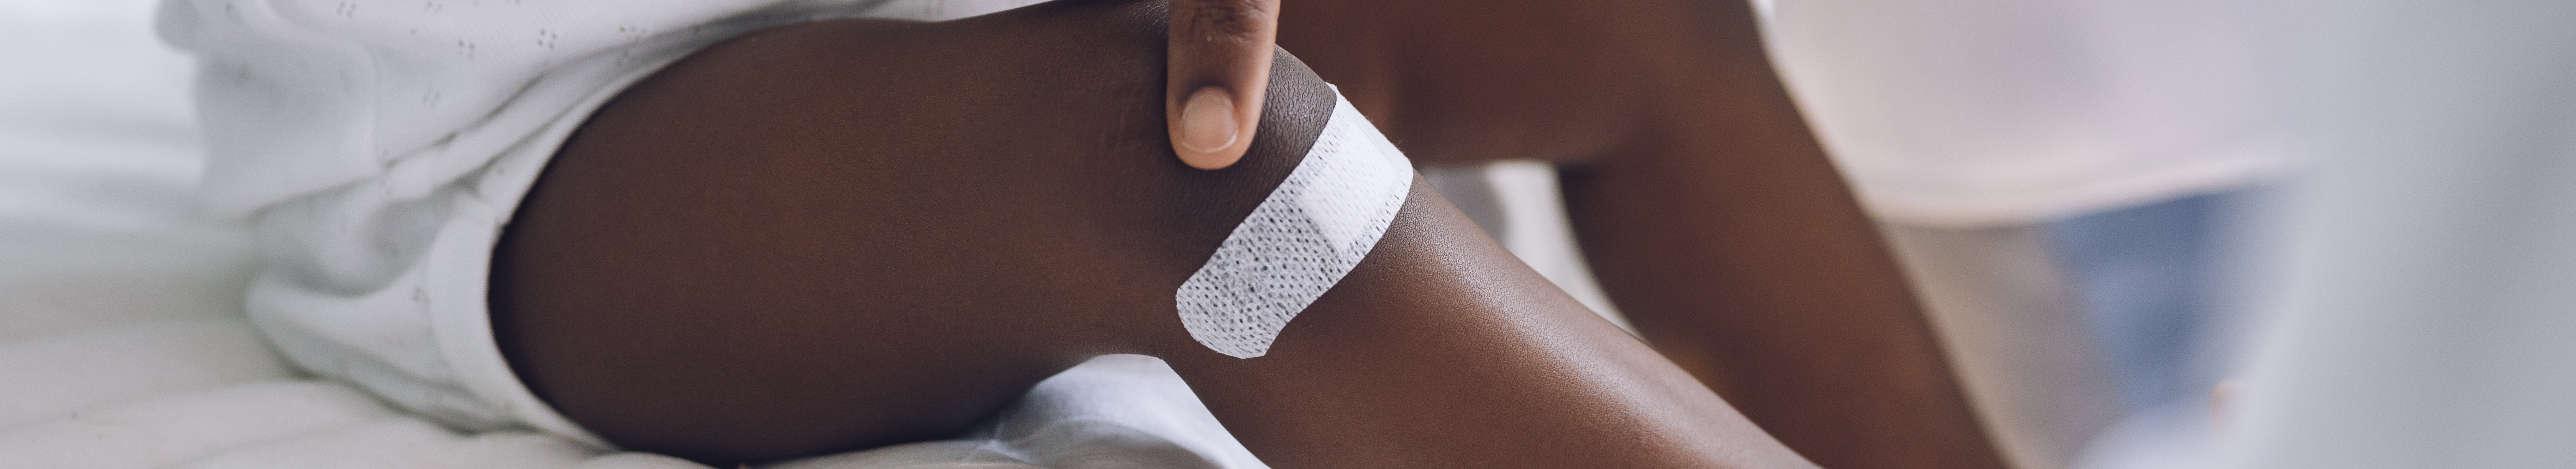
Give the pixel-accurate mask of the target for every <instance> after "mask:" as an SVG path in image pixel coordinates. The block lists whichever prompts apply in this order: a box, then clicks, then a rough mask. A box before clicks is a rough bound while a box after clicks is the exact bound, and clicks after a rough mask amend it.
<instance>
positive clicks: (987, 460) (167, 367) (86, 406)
mask: <svg viewBox="0 0 2576 469" xmlns="http://www.w3.org/2000/svg"><path fill="white" fill-rule="evenodd" d="M151 6H152V5H151V2H150V1H148V0H115V1H87V0H0V469H12V468H73V467H77V468H98V469H114V468H137V469H140V468H164V467H177V468H208V469H211V468H386V469H415V468H416V469H429V468H466V467H513V468H517V467H526V468H574V467H578V468H599V469H617V468H635V469H643V468H704V467H705V466H701V465H698V464H695V463H690V462H688V461H683V460H679V459H673V458H669V457H664V456H658V455H651V454H643V453H605V454H604V453H600V452H597V451H592V450H587V449H584V448H582V447H580V446H577V445H575V444H573V443H571V442H570V441H567V440H564V439H562V438H558V437H553V436H550V435H544V434H537V433H530V432H514V431H503V432H486V433H460V432H457V431H454V430H451V429H447V428H442V427H439V426H437V425H435V424H432V423H430V422H429V421H427V420H423V419H421V418H418V417H414V416H409V415H404V414H402V413H401V412H400V411H397V410H394V409H392V408H390V407H387V406H385V405H384V404H383V403H381V402H379V401H377V400H376V399H374V398H372V397H370V396H368V395H367V394H365V393H364V392H361V391H359V390H357V389H356V388H353V387H350V386H348V385H345V384H342V383H338V382H332V381H326V380H319V379H315V378H312V377H309V376H304V375H301V374H299V373H297V372H296V371H295V370H293V369H292V368H291V367H290V366H288V365H287V364H286V363H285V362H284V361H282V360H281V359H280V358H279V357H278V356H277V355H276V354H274V353H273V352H272V351H271V350H270V349H269V348H268V346H267V345H266V344H265V343H264V342H262V340H261V338H260V337H259V335H258V333H257V332H256V331H255V330H253V329H251V328H250V327H249V326H248V325H247V323H246V322H245V321H244V320H243V316H242V311H241V303H242V302H241V293H242V291H243V289H244V287H245V285H246V284H247V283H248V281H249V278H250V268H251V262H252V258H251V256H250V254H251V250H252V247H251V243H250V242H249V240H248V238H247V236H246V234H245V232H244V230H243V229H242V228H241V227H239V226H234V225H231V224H227V223H224V222H219V221H216V220H212V219H210V218H209V217H207V216H206V215H203V214H202V212H201V211H200V210H199V209H198V207H197V205H196V203H195V192H196V190H195V189H196V179H197V172H198V171H199V169H200V167H201V165H202V162H201V161H200V155H201V151H200V150H199V147H198V144H197V138H196V135H195V134H194V130H193V129H194V126H193V124H192V121H191V119H190V116H189V113H188V105H187V102H188V101H187V98H186V96H187V82H188V77H189V74H190V65H189V63H188V60H187V58H186V57H185V56H182V55H180V54H179V53H177V52H175V51H170V50H169V49H167V48H166V47H163V46H161V45H160V44H159V43H158V42H157V41H155V40H154V39H153V38H152V37H151V33H150V28H149V23H150V11H151ZM777 467H782V468H795V469H826V468H1018V467H1053V468H1090V467H1122V468H1124V467H1144V468H1156V467H1168V468H1202V467H1223V468H1259V467H1264V466H1262V464H1261V462H1260V461H1259V460H1258V459H1255V458H1254V457H1253V456H1252V455H1251V453H1250V452H1249V451H1246V450H1244V449H1243V447H1242V445H1240V444H1238V443H1236V442H1235V441H1234V439H1233V437H1232V436H1230V435H1228V434H1227V433H1226V432H1225V431H1224V429H1223V427H1222V426H1220V425H1219V424H1218V423H1217V422H1216V420H1215V418H1214V417H1212V416H1210V415H1209V414H1208V413H1207V411H1206V409H1205V408H1204V407H1203V406H1201V405H1200V404H1199V401H1198V399H1197V398H1196V397H1195V396H1193V395H1192V394H1191V393H1190V391H1189V388H1188V386H1187V385H1185V384H1183V383H1182V382H1181V381H1180V379H1179V377H1178V376H1177V375H1174V374H1173V373H1172V372H1171V370H1170V368H1169V367H1168V366H1165V365H1163V364H1162V362H1161V361H1159V360H1155V359H1152V358H1148V357H1141V356H1133V355H1124V356H1110V357H1103V358H1102V359H1099V360H1094V361H1093V362H1091V363H1088V364H1085V365H1083V366H1081V367H1077V368H1075V369H1074V370H1072V371H1068V372H1066V373H1065V374H1063V375H1059V376H1057V377H1055V378H1053V379H1050V380H1048V381H1047V382H1045V383H1042V384H1040V385H1039V386H1038V389H1036V390H1035V391H1032V392H1031V394H1030V395H1029V396H1028V397H1027V398H1025V399H1023V401H1022V402H1021V403H1020V404H1019V405H1018V406H1017V407H1016V408H1014V409H1013V410H1011V411H1009V412H1008V413H1006V414H1005V415H1003V416H1002V417H1000V418H998V419H997V420H995V421H994V422H991V423H989V424H987V425H986V427H985V428H984V430H982V431H981V432H979V433H977V434H976V435H972V436H970V437H967V438H962V439H956V440H945V441H934V442H926V443H916V444H910V445H902V446H895V447H888V448H880V449H875V450H868V451H861V452H855V453H846V454H840V455H832V456H825V457H817V458H810V459H805V460H800V461H792V462H787V463H781V464H778V465H777Z"/></svg>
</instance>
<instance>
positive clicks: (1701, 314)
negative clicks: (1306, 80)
mask: <svg viewBox="0 0 2576 469" xmlns="http://www.w3.org/2000/svg"><path fill="white" fill-rule="evenodd" d="M1297 6H1298V8H1297V9H1296V10H1295V11H1292V12H1290V13H1288V14H1287V15H1285V16H1283V17H1282V21H1281V26H1280V39H1279V40H1280V43H1281V44H1282V45H1284V46H1285V47H1287V48H1288V49H1289V50H1294V51H1300V52H1302V53H1304V55H1303V57H1305V58H1306V63H1308V64H1309V65H1311V66H1313V67H1314V69H1315V70H1316V73H1317V74H1319V75H1321V76H1323V77H1324V79H1326V80H1328V81H1332V82H1334V83H1336V84H1338V85H1341V87H1342V91H1343V93H1345V94H1348V95H1350V97H1351V101H1353V102H1354V103H1356V104H1358V105H1359V106H1360V107H1361V109H1363V110H1366V111H1368V112H1370V115H1371V116H1372V117H1373V118H1375V119H1377V121H1378V123H1379V126H1380V127H1381V128H1383V129H1385V130H1386V131H1387V133H1388V134H1389V136H1391V137H1393V138H1395V139H1396V141H1397V142H1398V143H1399V144H1401V145H1402V146H1403V147H1404V148H1405V150H1406V151H1407V152H1408V154H1410V155H1412V156H1413V157H1414V158H1415V159H1416V160H1417V161H1431V162H1469V161H1485V160H1493V159H1504V158H1536V159H1544V160H1551V161H1557V162H1560V163H1561V164H1562V166H1561V167H1562V169H1563V171H1562V174H1563V175H1564V183H1563V187H1564V189H1565V196H1566V199H1567V210H1568V211H1569V212H1570V215H1571V216H1572V219H1573V222H1574V224H1575V228H1576V232H1577V234H1578V238H1579V241H1580V242H1581V245H1582V247H1583V250H1584V254H1585V255H1586V256H1587V257H1588V258H1589V259H1590V261H1591V263H1592V267H1593V271H1594V272H1595V274H1596V275H1597V276H1598V277H1599V278H1600V280H1601V283H1602V287H1603V289H1604V290H1606V291H1607V293H1608V294H1609V295H1610V297H1611V299H1612V300H1613V301H1614V302H1615V303H1617V304H1618V306H1619V309H1620V311H1621V312H1623V313H1626V314H1627V315H1628V316H1629V318H1630V319H1631V320H1632V321H1633V322H1634V323H1635V325H1636V326H1637V328H1638V330H1639V332H1640V333H1641V334H1642V335H1644V337H1645V338H1646V339H1648V340H1649V341H1651V342H1652V343H1653V344H1654V346H1655V349H1656V350H1658V351H1661V352H1663V353H1664V355H1665V356H1667V357H1670V358H1672V360H1673V361H1675V362H1677V363H1679V364H1680V365H1681V366H1682V367H1683V368H1684V369H1686V370H1689V371H1690V372H1691V373H1692V374H1693V375H1695V376H1697V377H1698V378H1699V379H1700V380H1701V381H1702V382H1705V383H1707V384H1708V385H1709V386H1710V387H1713V388H1715V389H1717V391H1718V392H1719V394H1721V395H1723V396H1725V397H1726V399H1727V401H1728V402H1729V403H1732V404H1734V405H1735V407H1736V408H1737V409H1738V410H1740V411H1742V412H1743V413H1744V414H1745V415H1746V416H1747V417H1750V418H1751V419H1752V420H1753V421H1754V422H1755V423H1757V424H1760V425H1761V427H1762V428H1763V429H1764V430H1766V431H1769V432H1770V433H1771V434H1772V435H1773V436H1776V437H1778V438H1779V439H1780V440H1781V441H1783V442H1785V443H1787V444H1788V445H1789V446H1790V447H1791V448H1794V449H1796V450H1798V452H1799V453H1800V454H1803V455H1805V456H1807V457H1808V458H1809V459H1811V460H1814V461H1816V462H1817V463H1819V464H1822V465H1824V466H1825V467H1833V468H1838V469H1841V468H1879V467H1888V468H1893V467H1905V468H1921V467H1952V468H1998V467H2003V461H2002V460H2001V457H2000V456H1999V455H1998V454H1997V452H1996V450H1995V449H1994V447H1993V445H1992V444H1991V442H1990V441H1989V440H1988V439H1987V437H1986V434H1985V433H1984V432H1983V430H1982V428H1981V426H1980V425H1979V423H1978V421H1977V419H1976V417H1975V414H1974V413H1973V412H1972V410H1971V409H1970V408H1969V404H1968V402H1967V400H1966V399H1965V397H1964V394H1963V391H1962V390H1961V389H1960V387H1959V384H1958V380H1957V379H1956V377H1955V376H1954V375H1953V374H1952V371H1951V368H1950V367H1949V366H1948V365H1947V363H1946V360H1944V357H1943V355H1942V349H1941V348H1940V347H1939V346H1938V345H1939V344H1938V343H1937V342H1936V341H1935V338H1934V335H1933V331H1932V330H1931V326H1930V325H1929V323H1928V322H1927V318H1926V317H1925V316H1924V315H1923V314H1922V312H1921V309H1920V307H1918V306H1917V305H1916V304H1915V302H1914V298H1913V297H1912V295H1911V294H1910V292H1909V290H1908V288H1907V285H1906V283H1905V281H1904V279H1903V278H1902V277H1901V276H1900V273H1899V271H1898V270H1897V268H1896V266H1895V264H1894V262H1893V261H1892V259H1891V257H1890V255H1889V252H1888V251H1887V248H1886V247H1885V245H1884V244H1883V243H1881V242H1880V240H1879V239H1878V237H1877V234H1876V232H1875V231H1874V230H1873V228H1872V227H1871V225H1870V223H1869V222H1868V220H1867V218H1865V217H1864V215H1863V214H1862V213H1861V211H1860V209H1859V207H1858V205H1857V204H1856V203H1855V202H1854V201H1853V200H1852V196H1851V194H1850V192H1849V190H1848V189H1847V188H1846V186H1845V185H1844V183H1843V182H1842V180H1841V179H1840V177H1839V175H1837V174H1836V172H1835V171H1834V169H1833V167H1832V165H1831V164H1830V162H1829V161H1827V159H1826V157H1825V154H1824V152H1823V150H1822V149H1821V148H1820V147H1819V145H1818V144H1817V142H1816V140H1815V138H1814V137H1813V135H1812V134H1811V133H1810V132H1809V130H1808V129H1807V127H1806V125H1805V123H1804V121H1803V120H1802V119H1801V118H1800V116H1799V114H1798V112H1797V109H1796V108H1795V106H1794V105H1793V103H1792V102H1791V100H1790V98H1789V96H1788V94H1787V91H1786V90H1785V89H1784V88H1783V86H1782V84H1781V82H1780V81H1779V79H1778V77H1777V75H1775V74H1774V72H1773V71H1772V68H1771V66H1770V63H1769V61H1768V58H1767V57H1766V55H1765V53H1764V50H1763V48H1762V44H1761V38H1760V35H1759V31H1758V25H1757V24H1756V22H1755V19H1754V17H1753V11H1752V9H1751V8H1750V6H1749V5H1748V4H1747V3H1746V2H1742V1H1714V2H1711V1H1685V0H1609V1H1596V2H1561V1H1551V0H1476V1H1470V0H1420V1H1409V2H1375V1H1368V0H1300V1H1299V2H1298V5H1297Z"/></svg>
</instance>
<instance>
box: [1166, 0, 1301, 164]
mask: <svg viewBox="0 0 2576 469" xmlns="http://www.w3.org/2000/svg"><path fill="white" fill-rule="evenodd" d="M1171 5H1172V13H1171V31H1172V38H1171V41H1172V42H1171V49H1170V52H1169V53H1170V54H1171V58H1170V62H1169V63H1170V64H1171V69H1170V70H1169V71H1168V75H1166V79H1167V81H1166V82H1165V83H1166V85H1164V86H1165V87H1166V88H1165V90H1164V91H1163V119H1164V121H1165V124H1166V125H1169V126H1170V128H1171V133H1172V152H1173V153H1177V154H1179V155H1181V162H1182V163H1186V164H1188V165H1190V167H1193V168H1199V169H1223V168H1225V167H1227V166H1233V165H1234V162H1235V160H1239V159H1242V158H1243V152H1244V150H1246V149H1248V148H1251V145H1252V134H1253V129H1255V128H1258V126H1259V124H1260V123H1261V102H1262V99H1263V97H1264V96H1265V95H1266V94H1267V93H1268V88H1267V87H1266V86H1264V84H1266V83H1269V82H1270V51H1271V49H1272V48H1273V44H1274V43H1276V42H1277V39H1276V38H1277V37H1278V33H1279V0H1172V2H1171Z"/></svg>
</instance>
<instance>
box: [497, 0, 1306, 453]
mask: <svg viewBox="0 0 2576 469" xmlns="http://www.w3.org/2000/svg"><path fill="white" fill-rule="evenodd" d="M1157 18H1159V7H1157V6H1154V5H1148V4H1146V3H1144V2H1132V1H1096V2H1074V3H1068V4H1046V5H1040V6H1039V7H1033V8H1032V9H1027V10H1022V11H1014V12H1007V13H1003V14H998V15H993V16H988V17H981V18H975V19H970V20H966V21H962V22H956V23H940V24H903V23H890V22H864V21H862V22H831V23H818V24H809V25H801V26H791V27H785V28H778V29H773V30H768V31H762V32H756V33H753V34H751V35H748V36H745V37H743V38H737V39H735V40H733V41H730V42H728V43H726V44H722V45H718V46H716V47H713V48H710V49H708V50H707V51H704V52H701V53H699V54H698V55H696V56H693V57H691V58H690V59H688V60H686V61H683V62H681V63H679V64H676V65H674V66H672V67H670V68H669V69H666V70H664V71H662V72H661V73H659V74H657V75H656V76H655V77H653V78H651V79H648V80H646V81H644V82H642V83H639V84H637V85H635V86H634V87H632V88H630V89H628V90H627V91H626V92H625V93H624V94H623V95H621V96H620V97H619V98H618V100H617V101H616V102H614V103H612V104H611V105H609V106H608V107H606V108H603V109H602V110H600V111H598V112H597V113H596V114H595V115H594V116H592V118H591V120H590V122H588V123H587V124H585V125H584V127H583V128H582V129H581V131H580V133H579V134H577V135H576V136H575V137H574V138H573V139H572V140H571V141H569V142H567V143H566V144H565V145H564V147H563V149H562V150H561V151H560V152H559V153H558V155H557V157H556V160H555V161H554V162H552V163H551V165H550V166H549V167H548V169H547V173H546V174H545V175H544V176H543V179H541V180H540V182H539V184H538V186H537V188H536V190H535V191H533V192H532V193H531V194H530V195H529V197H528V199H527V200H525V201H524V202H523V203H522V206H521V208H520V212H519V215H518V216H517V220H516V221H515V222H514V223H513V225H512V226H511V227H510V228H509V232H508V233H507V235H506V237H505V239H504V243H503V245H502V246H501V247H500V248H499V249H498V250H497V252H496V253H495V266H494V270H493V272H494V275H493V280H492V288H493V299H492V307H493V312H494V326H495V329H496V330H497V331H499V333H500V335H501V337H500V339H501V343H502V345H503V347H504V350H505V353H506V354H507V355H508V356H509V358H510V359H511V363H512V365H513V366H514V367H515V369H516V370H517V371H518V373H519V375H520V377H521V378H522V379H523V380H524V381H526V382H528V383H529V385H530V386H531V387H532V388H533V389H534V390H536V391H537V392H538V393H539V394H540V396H541V397H543V398H545V399H546V400H547V401H548V402H549V403H551V404H553V405H555V406H556V407H557V408H558V409H559V410H561V411H563V412H564V413H565V414H566V415H567V416H569V417H571V418H572V419H573V420H575V421H576V422H577V423H580V424H582V425H583V426H584V427H586V428H588V429H590V430H593V431H594V432H597V433H599V434H600V435H601V436H603V437H605V438H608V439H609V440H611V441H612V442H615V443H617V444H619V445H621V446H625V447H628V448H631V449H639V450H649V451H662V452H668V453H672V454H676V455H681V456H684V457H691V458H695V459H700V460H703V461H708V462H714V463H719V464H720V465H721V464H729V463H730V462H733V461H746V460H763V459H772V458H778V457H786V456H794V455H800V454H812V453H817V452H824V451H833V450H846V449H851V448H858V447H866V446H874V445H882V444H888V443H895V442H902V441H910V440H918V439H925V438H933V437H938V436H943V435H947V434H952V433H954V432H957V431H961V430H964V429H965V428H966V426H967V425H970V424H972V423H973V422H975V421H977V420H979V419H981V418H983V417H984V416H986V415H989V414H990V413H991V412H993V411H995V410H996V409H998V408H999V407H1000V406H1002V405H1005V404H1007V403H1008V402H1009V401H1010V400H1011V399H1013V398H1016V397H1017V396H1018V395H1019V393H1021V392H1023V391H1025V390H1026V389H1027V387H1028V386H1030V385H1031V384H1034V383H1035V382H1036V381H1037V380H1039V379H1043V378H1044V377H1046V376H1048V375H1051V374H1053V373H1055V372H1057V371H1060V370H1062V369H1063V368H1064V367H1066V366H1070V365H1071V364H1073V363H1076V362H1078V361H1079V360H1080V359H1081V358H1083V357H1085V356H1088V355H1090V354H1097V353H1111V352H1124V351H1136V350H1139V349H1141V348H1149V347H1153V346H1154V344H1155V343H1158V342H1160V341H1169V340H1171V339H1170V337H1171V336H1174V335H1178V334H1181V332H1180V330H1179V327H1178V326H1177V323H1176V322H1175V321H1176V320H1175V319H1173V317H1172V316H1171V315H1170V308H1171V296H1170V294H1171V291H1172V288H1174V287H1176V286H1178V285H1179V284H1180V283H1181V282H1182V281H1183V280H1184V279H1185V278H1186V277H1187V276H1188V275H1189V273H1190V272H1191V271H1192V270H1193V269H1195V268H1196V267H1197V266H1198V264H1199V263H1200V262H1201V261H1203V260H1204V259H1206V256H1207V254H1208V253H1209V252H1211V251H1213V250H1214V249H1215V246H1216V245H1217V244H1218V242H1219V241H1221V240H1222V239H1223V238H1224V237H1225V235H1226V233H1227V232H1228V230H1230V229H1231V228H1232V227H1233V226H1234V224H1235V223H1236V222H1238V221H1240V219H1241V217H1242V216H1243V215H1244V214H1245V213H1247V212H1249V211H1250V210H1251V208H1252V207H1253V206H1254V205H1256V204H1258V203H1259V201H1260V199H1261V198H1262V197H1263V196H1264V195H1266V194H1267V192H1268V191H1269V188H1271V187H1273V186H1275V185H1277V183H1278V181H1279V180H1281V179H1283V178H1284V177H1285V175H1286V174H1287V172H1288V171H1289V170H1290V169H1292V168H1293V167H1294V166H1295V164H1296V162H1297V160H1298V158H1300V157H1301V156H1302V155H1303V154H1304V152H1305V150H1306V147H1307V146H1309V145H1311V143H1312V141H1313V139H1314V136H1315V135H1316V134H1317V133H1318V132H1320V130H1321V128H1322V126H1323V123H1324V120H1325V118H1326V117H1327V116H1329V115H1330V113H1331V111H1332V106H1333V98H1332V95H1331V91H1330V90H1329V89H1328V88H1326V87H1325V86H1324V85H1323V84H1322V82H1321V81H1320V80H1317V79H1316V78H1315V77H1314V76H1313V74H1312V73H1310V72H1308V71H1306V69H1305V68H1304V67H1303V66H1302V65H1300V64H1298V63H1297V62H1296V61H1295V59H1294V58H1293V57H1291V56H1289V55H1287V54H1279V55H1278V57H1279V60H1280V62H1279V63H1278V64H1276V65H1274V71H1273V75H1272V82H1273V84H1272V87H1273V88H1272V91H1271V92H1270V94H1269V96H1270V98H1269V102H1268V104H1267V112H1268V115H1267V116H1265V119H1264V121H1263V127H1262V129H1261V130H1260V134H1259V135H1258V136H1257V137H1256V139H1255V141H1254V144H1253V146H1254V150H1253V153H1252V154H1251V155H1248V156H1247V158H1246V160H1245V162H1244V163H1243V164H1240V165H1237V166H1236V167H1234V168H1229V169H1226V170H1221V171H1200V170H1196V169H1190V168H1188V167H1186V166H1183V165H1182V164H1181V163H1180V162H1179V161H1178V160H1177V159H1176V158H1175V157H1174V156H1173V155H1172V154H1171V153H1170V150H1169V149H1168V146H1167V145H1168V144H1167V143H1166V142H1168V140H1166V138H1165V133H1164V130H1163V127H1162V126H1163V122H1164V120H1163V119H1162V116H1161V110H1162V106H1161V96H1162V94H1161V89H1162V83H1161V77H1162V70H1163V67H1162V63H1161V60H1162V56H1163V55H1162V54H1163V53H1162V44H1163V41H1164V39H1163V36H1162V33H1161V29H1160V22H1159V19H1157ZM1155 321H1160V322H1155ZM1167 323H1169V324H1167ZM1166 326H1168V327H1166ZM1182 340H1186V339H1182Z"/></svg>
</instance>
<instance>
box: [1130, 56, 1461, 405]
mask: <svg viewBox="0 0 2576 469" xmlns="http://www.w3.org/2000/svg"><path fill="white" fill-rule="evenodd" d="M1412 189H1413V165H1412V163H1411V162H1410V161H1408V160H1406V159H1405V158H1404V153H1403V152H1398V151H1396V150H1395V145H1394V144H1393V143H1389V142H1387V140H1386V136H1385V135H1382V134H1379V133H1378V131H1377V127H1375V126H1372V125H1370V124H1369V121H1368V118H1366V117H1361V116H1360V113H1359V111H1358V110H1356V109H1352V108H1351V102H1350V101H1349V100H1346V99H1343V98H1342V96H1341V94H1340V93H1338V92H1336V93H1334V94H1333V116H1332V117H1331V118H1330V119H1329V120H1327V121H1325V123H1324V133H1323V135H1321V136H1317V137H1315V146H1314V147H1312V148H1310V149H1308V150H1306V159H1305V160H1304V161H1300V162H1298V163H1297V169H1295V170H1292V171H1290V172H1289V173H1288V180H1287V181H1285V182H1281V183H1279V188H1278V189H1273V190H1271V191H1270V197H1269V198H1267V199H1263V200H1262V201H1261V206H1260V207H1255V208H1253V209H1252V215H1251V216H1249V217H1245V218H1244V219H1243V224H1241V225H1236V226H1235V227H1234V233H1233V234H1231V235H1227V236H1226V237H1225V243H1224V244H1220V245H1217V248H1216V255H1213V256H1209V257H1208V261H1207V265H1205V266H1201V267H1199V271H1198V273H1195V274H1191V275H1190V279H1189V281H1187V282H1183V283H1181V289H1180V291H1179V292H1178V293H1175V294H1173V295H1172V296H1173V300H1174V302H1175V303H1177V304H1178V305H1179V307H1180V311H1181V325H1182V326H1183V327H1186V328H1188V329H1189V331H1190V338H1192V339H1198V341H1199V344H1200V345H1206V346H1207V348H1208V349H1210V350H1215V351H1216V352H1217V353H1222V354H1226V355H1231V356H1234V357H1235V358H1252V357H1258V356H1261V355H1263V354H1267V353H1270V342H1271V340H1273V339H1277V338H1278V337H1279V330H1280V329H1281V328H1285V327H1288V320H1289V319H1294V318H1296V317H1297V313H1299V312H1302V311H1305V310H1306V305H1308V304H1312V303H1314V302H1315V298H1318V297H1322V296H1324V292H1325V291H1326V290H1331V289H1332V288H1333V284H1335V283H1339V282H1341V281H1342V276H1343V275H1347V274H1350V273H1351V268H1352V267H1355V266H1358V265H1359V263H1360V258H1363V257H1367V256H1368V253H1369V249H1370V248H1374V247H1377V240H1378V236H1380V235H1384V234H1386V227H1387V225H1388V224H1390V223H1394V222H1395V212H1396V210H1397V209H1400V208H1403V207H1404V197H1405V194H1406V193H1407V192H1408V191H1411V190H1412Z"/></svg>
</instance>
